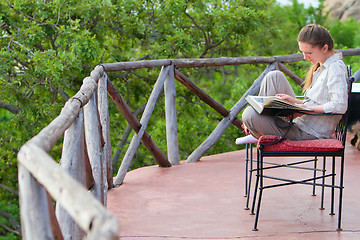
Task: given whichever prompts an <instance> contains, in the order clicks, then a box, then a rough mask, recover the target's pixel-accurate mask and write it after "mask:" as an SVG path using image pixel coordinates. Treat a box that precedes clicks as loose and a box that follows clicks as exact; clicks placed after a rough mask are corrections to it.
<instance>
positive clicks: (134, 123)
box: [107, 79, 171, 167]
mask: <svg viewBox="0 0 360 240" xmlns="http://www.w3.org/2000/svg"><path fill="white" fill-rule="evenodd" d="M107 88H108V93H109V95H110V97H111V98H112V100H113V101H114V103H115V104H116V106H117V107H118V108H119V110H120V112H121V113H122V115H123V116H124V117H125V119H126V120H127V121H128V123H129V125H130V126H131V127H132V128H133V129H134V131H135V133H139V130H140V128H141V124H140V122H139V120H138V119H137V118H136V117H135V115H134V114H133V112H132V111H131V109H130V107H129V106H128V105H127V103H126V102H125V100H124V99H123V98H122V96H121V94H120V93H119V91H117V90H116V88H115V86H114V85H113V84H112V82H111V81H110V80H109V79H108V83H107ZM141 140H142V142H143V144H144V146H145V147H146V148H147V150H149V152H150V153H151V154H152V155H153V157H154V159H155V161H156V162H157V163H158V164H159V166H160V167H170V166H171V164H170V162H169V161H168V160H167V158H166V156H165V155H164V154H163V153H162V152H161V149H160V148H159V147H158V146H156V144H155V143H154V141H153V140H152V138H151V137H150V135H149V133H148V132H146V131H145V132H144V135H143V138H142V139H141Z"/></svg>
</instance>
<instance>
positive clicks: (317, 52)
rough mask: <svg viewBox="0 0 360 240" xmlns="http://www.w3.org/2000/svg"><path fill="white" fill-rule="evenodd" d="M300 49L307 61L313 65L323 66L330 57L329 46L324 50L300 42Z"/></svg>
mask: <svg viewBox="0 0 360 240" xmlns="http://www.w3.org/2000/svg"><path fill="white" fill-rule="evenodd" d="M299 49H300V51H301V52H302V53H303V55H304V59H305V60H309V61H310V62H311V63H312V64H317V63H320V64H323V63H324V62H325V60H326V59H327V57H328V45H327V44H325V45H324V46H323V47H322V48H320V47H317V46H315V47H313V46H312V45H311V44H309V43H304V42H299Z"/></svg>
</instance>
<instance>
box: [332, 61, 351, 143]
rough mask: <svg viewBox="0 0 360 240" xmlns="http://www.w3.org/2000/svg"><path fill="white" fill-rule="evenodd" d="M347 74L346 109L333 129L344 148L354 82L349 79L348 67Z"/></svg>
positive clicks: (349, 71) (349, 69) (349, 70)
mask: <svg viewBox="0 0 360 240" xmlns="http://www.w3.org/2000/svg"><path fill="white" fill-rule="evenodd" d="M348 74H349V90H348V109H347V110H346V112H345V113H344V114H343V116H342V118H341V120H340V122H339V123H338V125H337V126H336V129H335V135H336V138H337V139H338V140H340V141H341V142H342V144H343V145H344V146H345V141H346V132H347V128H348V117H349V107H350V101H351V90H352V84H353V82H354V81H355V78H354V77H351V68H350V66H348Z"/></svg>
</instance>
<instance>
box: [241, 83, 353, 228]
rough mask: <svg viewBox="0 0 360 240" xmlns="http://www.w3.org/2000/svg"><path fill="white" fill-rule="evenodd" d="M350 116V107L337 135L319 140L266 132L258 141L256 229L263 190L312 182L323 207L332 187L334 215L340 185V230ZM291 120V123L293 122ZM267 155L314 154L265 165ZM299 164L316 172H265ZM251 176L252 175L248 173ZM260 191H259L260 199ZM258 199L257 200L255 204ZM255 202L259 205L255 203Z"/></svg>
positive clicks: (339, 226)
mask: <svg viewBox="0 0 360 240" xmlns="http://www.w3.org/2000/svg"><path fill="white" fill-rule="evenodd" d="M353 81H354V78H353V77H351V78H350V84H349V98H348V101H349V105H348V106H350V95H351V86H352V82H353ZM347 117H348V111H347V112H346V113H345V114H343V115H342V119H341V120H340V122H339V124H338V125H337V127H336V131H335V136H336V138H334V139H317V140H306V141H291V140H288V139H285V140H283V139H282V138H281V137H279V136H273V135H265V136H261V138H260V139H259V141H258V143H257V167H256V169H251V171H254V170H255V171H256V172H257V175H256V183H255V190H254V197H253V204H252V210H251V213H252V214H254V210H255V207H256V212H255V223H254V229H253V230H254V231H257V230H258V220H259V214H260V207H261V201H262V195H263V190H265V189H269V188H275V187H281V186H288V185H293V184H306V185H311V186H313V195H314V194H315V187H316V186H320V187H321V189H322V194H321V207H320V209H324V190H325V188H331V206H330V207H331V210H330V215H334V214H335V213H334V197H335V189H339V207H338V208H339V209H338V227H337V230H342V229H341V217H342V215H341V213H342V198H343V188H344V186H343V178H344V152H345V140H346V129H347ZM290 124H291V123H290ZM265 157H312V158H311V159H308V160H301V161H295V162H291V163H286V164H282V163H276V164H275V165H274V163H270V164H271V165H270V166H264V165H265V164H266V163H268V162H264V158H265ZM319 157H323V166H322V168H321V169H318V168H317V162H318V159H319ZM327 157H332V162H331V170H330V171H331V172H330V173H329V174H326V172H327V169H326V158H327ZM336 158H340V171H339V174H340V176H339V182H338V183H336V181H335V180H336V179H335V178H336V172H335V170H336V169H335V163H336ZM309 162H313V164H314V165H313V167H302V166H301V164H304V163H309ZM282 167H286V168H298V169H303V170H311V171H313V176H312V177H308V178H305V179H300V180H299V179H289V178H284V177H279V176H274V175H265V174H264V172H265V171H267V172H268V171H269V170H271V169H274V168H282ZM319 171H320V172H321V173H322V174H321V175H320V176H317V172H319ZM249 178H250V179H251V175H250V176H249ZM327 178H330V179H331V183H326V181H325V180H326V179H327ZM264 179H272V180H275V181H279V183H277V184H267V185H266V184H265V183H264ZM318 180H321V183H318ZM250 185H251V184H250V183H247V186H248V190H247V196H249V190H250ZM257 193H258V194H259V196H258V199H257ZM256 199H257V204H256ZM255 205H256V206H255Z"/></svg>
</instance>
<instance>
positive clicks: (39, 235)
mask: <svg viewBox="0 0 360 240" xmlns="http://www.w3.org/2000/svg"><path fill="white" fill-rule="evenodd" d="M18 168H19V174H18V181H19V199H20V211H21V212H22V213H24V214H21V234H22V238H23V239H28V240H37V239H53V238H54V237H53V234H52V232H51V224H50V218H49V206H48V198H47V193H46V191H45V189H44V187H43V186H41V185H40V184H39V183H38V182H37V181H36V179H35V178H34V177H33V176H32V175H31V173H30V172H29V171H28V170H27V169H26V168H25V167H24V166H23V165H22V164H21V163H20V164H19V165H18ZM25 213H26V214H25Z"/></svg>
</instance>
